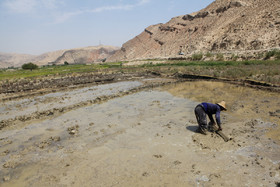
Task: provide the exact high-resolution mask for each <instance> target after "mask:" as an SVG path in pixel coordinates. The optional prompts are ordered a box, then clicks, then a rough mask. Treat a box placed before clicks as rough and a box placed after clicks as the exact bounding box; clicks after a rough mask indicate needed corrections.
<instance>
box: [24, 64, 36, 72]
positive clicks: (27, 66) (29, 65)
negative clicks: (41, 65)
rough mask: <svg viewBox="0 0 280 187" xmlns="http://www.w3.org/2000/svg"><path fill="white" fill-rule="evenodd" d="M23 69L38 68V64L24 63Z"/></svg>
mask: <svg viewBox="0 0 280 187" xmlns="http://www.w3.org/2000/svg"><path fill="white" fill-rule="evenodd" d="M21 68H22V69H29V70H30V71H32V70H33V69H38V66H37V65H36V64H33V63H32V62H29V63H27V64H23V65H22V66H21Z"/></svg>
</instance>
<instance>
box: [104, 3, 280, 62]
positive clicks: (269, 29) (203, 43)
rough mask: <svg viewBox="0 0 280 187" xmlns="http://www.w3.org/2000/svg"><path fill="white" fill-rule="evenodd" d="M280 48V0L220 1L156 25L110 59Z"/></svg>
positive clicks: (166, 56)
mask: <svg viewBox="0 0 280 187" xmlns="http://www.w3.org/2000/svg"><path fill="white" fill-rule="evenodd" d="M272 48H280V1H279V0H237V1H235V0H216V1H214V2H213V3H212V4H210V5H209V6H208V7H206V8H204V9H202V10H200V11H198V12H196V13H192V14H186V15H181V16H178V17H174V18H172V19H171V20H170V21H169V22H167V23H165V24H157V25H152V26H149V27H148V28H146V29H145V30H144V31H143V32H142V33H141V34H140V35H138V36H136V37H135V38H133V39H132V40H130V41H128V42H126V43H125V44H123V46H122V48H121V49H120V50H119V51H118V52H116V54H115V55H113V56H111V57H110V58H108V61H117V60H135V59H149V58H169V57H176V56H178V54H181V56H185V57H186V56H190V55H191V54H194V53H204V54H205V53H208V52H210V53H225V54H228V53H231V54H237V55H238V54H246V55H247V56H248V55H249V56H250V55H251V57H252V56H256V55H257V54H258V53H261V52H263V51H266V50H270V49H272Z"/></svg>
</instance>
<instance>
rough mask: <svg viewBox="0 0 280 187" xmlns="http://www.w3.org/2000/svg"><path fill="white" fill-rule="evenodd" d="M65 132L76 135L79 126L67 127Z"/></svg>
mask: <svg viewBox="0 0 280 187" xmlns="http://www.w3.org/2000/svg"><path fill="white" fill-rule="evenodd" d="M67 130H68V132H69V134H71V135H76V134H77V133H78V132H79V125H75V126H72V127H69V128H68V129H67Z"/></svg>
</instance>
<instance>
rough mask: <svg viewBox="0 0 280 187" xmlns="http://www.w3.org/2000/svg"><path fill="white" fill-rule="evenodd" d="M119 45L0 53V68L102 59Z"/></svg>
mask: <svg viewBox="0 0 280 187" xmlns="http://www.w3.org/2000/svg"><path fill="white" fill-rule="evenodd" d="M118 49H120V48H119V47H113V46H103V45H100V46H95V47H94V46H93V47H84V48H76V49H69V50H59V51H53V52H48V53H44V54H42V55H38V56H35V55H26V54H8V53H0V68H8V67H20V66H21V65H22V64H24V63H28V62H32V63H35V64H37V65H39V66H42V65H50V64H56V65H58V64H64V62H68V63H69V64H82V63H83V64H85V63H96V62H100V61H104V59H106V58H107V57H109V56H111V55H113V54H114V53H115V52H116V51H117V50H118Z"/></svg>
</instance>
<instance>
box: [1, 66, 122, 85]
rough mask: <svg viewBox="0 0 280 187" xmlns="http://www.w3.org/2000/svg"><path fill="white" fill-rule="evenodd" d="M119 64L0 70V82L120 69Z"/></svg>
mask: <svg viewBox="0 0 280 187" xmlns="http://www.w3.org/2000/svg"><path fill="white" fill-rule="evenodd" d="M120 64H121V62H116V63H106V64H92V65H84V64H75V65H67V66H66V65H51V66H44V67H40V68H38V69H34V70H33V71H29V69H18V70H14V71H7V70H0V81H1V80H5V79H19V78H36V77H44V76H51V75H55V76H63V75H67V74H72V73H86V72H94V71H98V70H102V69H108V68H114V67H120Z"/></svg>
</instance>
